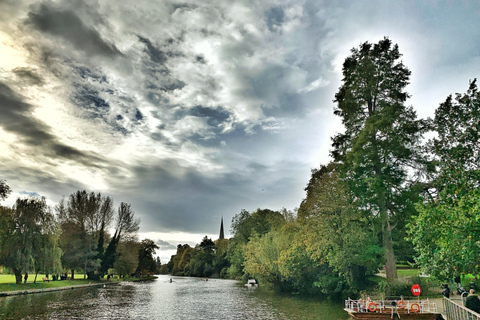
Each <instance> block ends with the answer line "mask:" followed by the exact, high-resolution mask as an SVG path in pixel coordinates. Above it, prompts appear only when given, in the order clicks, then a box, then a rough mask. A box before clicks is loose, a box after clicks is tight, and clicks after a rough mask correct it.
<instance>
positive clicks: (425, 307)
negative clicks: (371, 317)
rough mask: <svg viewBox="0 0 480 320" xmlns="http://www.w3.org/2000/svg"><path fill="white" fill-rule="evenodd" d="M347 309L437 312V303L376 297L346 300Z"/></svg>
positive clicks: (358, 310) (354, 310)
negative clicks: (372, 298)
mask: <svg viewBox="0 0 480 320" xmlns="http://www.w3.org/2000/svg"><path fill="white" fill-rule="evenodd" d="M345 310H346V311H348V312H354V313H367V312H369V311H370V312H374V311H377V310H378V312H380V313H392V314H393V313H394V312H395V313H396V312H399V311H402V312H406V313H437V305H436V303H434V302H430V301H429V300H428V299H425V300H421V299H403V298H400V299H374V300H362V299H359V300H352V299H350V298H348V300H345Z"/></svg>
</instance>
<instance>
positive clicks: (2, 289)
mask: <svg viewBox="0 0 480 320" xmlns="http://www.w3.org/2000/svg"><path fill="white" fill-rule="evenodd" d="M153 279H157V277H156V276H149V277H144V278H121V279H113V280H110V281H106V280H103V281H102V280H100V281H89V280H60V281H49V282H38V283H27V284H15V283H9V284H1V285H0V297H8V296H16V295H23V294H32V293H42V292H51V291H62V290H72V289H77V288H85V287H92V286H106V285H114V284H119V283H121V282H141V281H149V280H153Z"/></svg>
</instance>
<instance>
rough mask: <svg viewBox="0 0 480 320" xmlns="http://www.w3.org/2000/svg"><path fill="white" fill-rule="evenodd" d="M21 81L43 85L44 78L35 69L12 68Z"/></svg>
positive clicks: (27, 83)
mask: <svg viewBox="0 0 480 320" xmlns="http://www.w3.org/2000/svg"><path fill="white" fill-rule="evenodd" d="M12 71H13V73H15V75H16V76H17V77H19V78H20V79H21V82H22V83H24V84H26V85H35V86H42V85H43V84H44V81H43V78H42V77H41V76H40V75H38V74H37V73H36V72H35V71H34V70H31V69H29V68H15V69H13V70H12Z"/></svg>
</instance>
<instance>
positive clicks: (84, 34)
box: [27, 4, 122, 58]
mask: <svg viewBox="0 0 480 320" xmlns="http://www.w3.org/2000/svg"><path fill="white" fill-rule="evenodd" d="M27 24H28V25H31V26H33V27H34V28H36V29H37V30H39V31H41V32H43V33H48V34H51V35H53V36H56V37H60V38H62V39H63V40H65V41H68V42H70V43H71V44H72V45H73V46H74V47H75V48H76V49H77V50H81V51H84V52H85V53H87V54H94V55H101V56H106V57H112V58H113V57H117V56H120V55H122V53H121V52H120V51H119V50H118V49H117V47H116V46H115V45H114V44H112V43H110V42H108V41H106V40H105V39H104V38H102V36H101V35H100V33H99V32H98V31H97V30H96V29H95V28H93V27H89V26H87V25H85V23H84V22H83V21H82V20H81V19H80V17H78V16H77V15H76V14H75V12H73V11H70V10H62V9H59V8H55V7H53V6H50V5H46V4H41V5H40V6H39V7H38V8H37V9H36V10H35V9H34V10H33V11H31V12H29V13H28V19H27Z"/></svg>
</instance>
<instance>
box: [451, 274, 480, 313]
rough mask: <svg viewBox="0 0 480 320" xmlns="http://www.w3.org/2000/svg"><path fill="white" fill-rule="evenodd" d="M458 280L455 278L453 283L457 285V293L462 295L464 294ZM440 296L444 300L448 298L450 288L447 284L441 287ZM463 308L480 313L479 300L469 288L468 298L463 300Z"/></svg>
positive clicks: (473, 290)
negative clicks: (441, 295)
mask: <svg viewBox="0 0 480 320" xmlns="http://www.w3.org/2000/svg"><path fill="white" fill-rule="evenodd" d="M459 280H460V279H457V277H455V282H456V283H457V293H458V294H462V293H463V292H465V290H464V289H463V287H462V286H461V284H460V281H459ZM442 294H443V296H444V297H445V298H450V288H449V287H448V284H444V285H443V291H442ZM465 307H466V308H468V309H470V310H472V311H475V312H476V313H480V298H478V295H476V294H475V289H474V288H471V289H470V291H469V292H468V296H467V298H466V299H465Z"/></svg>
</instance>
